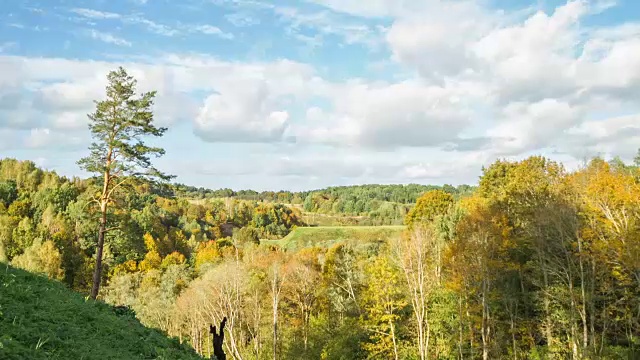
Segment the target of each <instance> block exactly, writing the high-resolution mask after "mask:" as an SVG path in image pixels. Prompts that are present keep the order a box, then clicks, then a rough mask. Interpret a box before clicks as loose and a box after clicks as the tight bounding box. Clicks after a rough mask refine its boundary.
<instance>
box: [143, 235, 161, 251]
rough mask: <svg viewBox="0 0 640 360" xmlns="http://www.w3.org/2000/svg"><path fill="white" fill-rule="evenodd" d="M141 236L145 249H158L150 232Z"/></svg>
mask: <svg viewBox="0 0 640 360" xmlns="http://www.w3.org/2000/svg"><path fill="white" fill-rule="evenodd" d="M142 238H143V239H144V246H145V247H146V248H147V251H156V252H157V251H158V245H157V244H156V241H155V239H154V238H153V236H151V234H149V233H146V234H144V236H143V237H142Z"/></svg>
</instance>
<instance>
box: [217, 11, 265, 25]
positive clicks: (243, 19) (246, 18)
mask: <svg viewBox="0 0 640 360" xmlns="http://www.w3.org/2000/svg"><path fill="white" fill-rule="evenodd" d="M224 17H225V19H227V21H229V22H230V23H231V24H232V25H234V26H237V27H248V26H254V25H258V24H260V19H258V18H257V17H255V16H252V15H251V14H248V13H245V12H236V13H232V14H226V15H225V16H224Z"/></svg>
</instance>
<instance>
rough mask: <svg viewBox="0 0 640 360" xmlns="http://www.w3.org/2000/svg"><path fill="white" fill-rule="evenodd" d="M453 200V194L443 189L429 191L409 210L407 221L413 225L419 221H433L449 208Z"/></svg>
mask: <svg viewBox="0 0 640 360" xmlns="http://www.w3.org/2000/svg"><path fill="white" fill-rule="evenodd" d="M453 200H454V199H453V195H451V194H449V193H447V192H444V191H442V190H432V191H427V192H426V193H425V194H424V195H422V196H421V197H419V198H418V200H417V201H416V205H415V206H414V207H413V208H412V209H411V210H410V211H409V213H408V214H407V217H406V218H405V223H406V224H407V225H409V226H413V225H414V224H417V223H424V222H430V221H433V219H434V218H435V217H436V216H442V215H444V214H445V213H446V212H447V211H448V210H449V208H450V207H451V205H452V204H453Z"/></svg>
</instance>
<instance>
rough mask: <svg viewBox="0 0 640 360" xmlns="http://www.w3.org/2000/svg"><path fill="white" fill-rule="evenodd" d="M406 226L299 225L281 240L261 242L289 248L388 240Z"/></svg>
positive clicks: (397, 234)
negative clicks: (341, 242) (340, 242)
mask: <svg viewBox="0 0 640 360" xmlns="http://www.w3.org/2000/svg"><path fill="white" fill-rule="evenodd" d="M404 229H405V227H404V226H318V227H299V228H296V229H294V230H293V231H292V232H291V233H289V235H287V236H285V237H284V238H282V239H280V240H262V241H261V243H264V244H271V245H279V246H281V247H282V248H284V249H287V250H296V249H300V248H304V247H312V246H320V247H329V246H331V245H333V244H335V243H336V242H338V241H354V242H356V243H357V242H365V241H367V242H369V241H387V240H390V239H392V238H394V237H397V236H400V234H401V233H402V231H403V230H404Z"/></svg>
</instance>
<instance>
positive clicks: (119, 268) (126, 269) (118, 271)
mask: <svg viewBox="0 0 640 360" xmlns="http://www.w3.org/2000/svg"><path fill="white" fill-rule="evenodd" d="M137 270H138V264H137V263H136V261H135V260H127V261H125V262H123V263H122V264H119V265H116V266H115V267H114V269H113V276H118V275H122V274H132V273H134V272H136V271H137Z"/></svg>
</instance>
